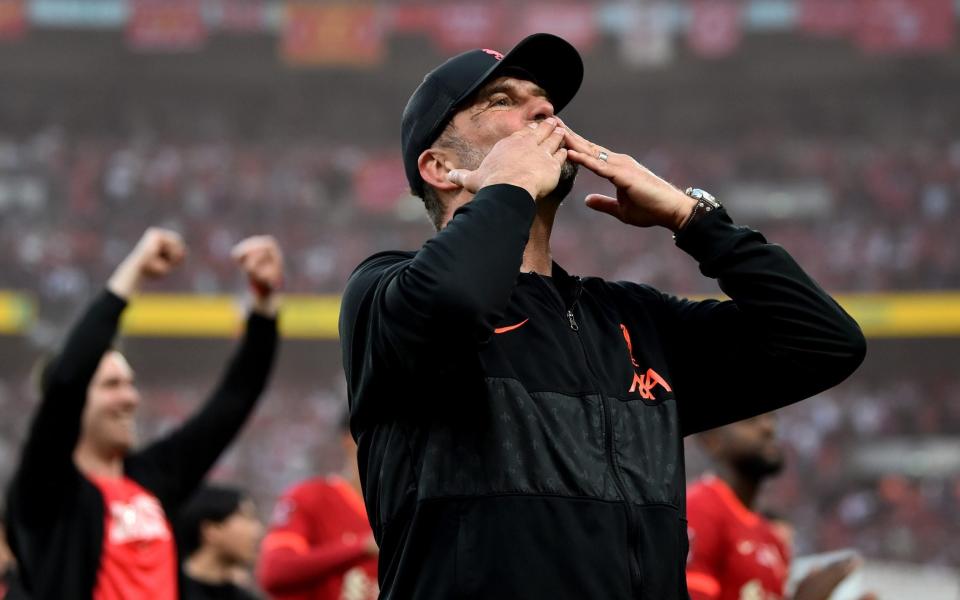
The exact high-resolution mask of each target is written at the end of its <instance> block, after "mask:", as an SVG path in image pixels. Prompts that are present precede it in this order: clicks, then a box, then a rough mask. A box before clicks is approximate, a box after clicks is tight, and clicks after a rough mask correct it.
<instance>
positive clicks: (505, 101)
mask: <svg viewBox="0 0 960 600" xmlns="http://www.w3.org/2000/svg"><path fill="white" fill-rule="evenodd" d="M509 104H510V98H507V97H506V96H501V97H499V98H494V99H493V100H491V101H490V106H508V105H509Z"/></svg>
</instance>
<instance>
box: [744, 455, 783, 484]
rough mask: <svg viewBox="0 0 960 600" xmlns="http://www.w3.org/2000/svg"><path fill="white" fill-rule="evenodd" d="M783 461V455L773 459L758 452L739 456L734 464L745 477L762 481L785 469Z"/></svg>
mask: <svg viewBox="0 0 960 600" xmlns="http://www.w3.org/2000/svg"><path fill="white" fill-rule="evenodd" d="M783 463H784V460H783V457H782V456H781V457H779V458H777V459H776V460H771V459H769V458H765V457H763V456H760V455H758V454H752V455H747V456H741V457H739V458H737V459H736V460H734V461H733V466H734V468H735V469H736V470H737V472H738V473H740V474H741V475H743V476H744V477H746V478H748V479H750V480H751V481H757V482H760V481H763V480H764V479H767V478H769V477H773V476H774V475H777V474H779V473H780V472H781V471H783Z"/></svg>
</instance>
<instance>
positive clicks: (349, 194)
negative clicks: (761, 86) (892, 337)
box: [0, 126, 960, 302]
mask: <svg viewBox="0 0 960 600" xmlns="http://www.w3.org/2000/svg"><path fill="white" fill-rule="evenodd" d="M609 145H610V146H612V147H618V148H623V150H625V151H628V152H631V153H634V155H635V156H638V158H639V159H640V160H641V161H642V162H645V163H646V164H648V165H649V166H650V167H651V168H652V169H653V170H654V171H655V172H658V173H661V174H662V175H663V176H665V177H666V178H667V179H669V180H671V181H674V182H676V183H678V184H684V183H687V182H697V183H698V185H702V186H703V187H706V188H708V189H717V190H718V191H721V192H722V191H723V190H733V191H736V190H738V189H742V187H743V186H749V185H751V184H760V185H764V186H767V187H766V188H764V189H768V190H776V189H777V187H778V186H796V185H803V184H804V183H807V182H811V181H816V182H819V183H818V184H817V185H818V186H823V187H817V188H816V189H814V193H815V194H819V196H818V198H819V197H820V196H822V197H823V198H825V201H826V202H827V207H828V209H827V210H823V211H822V213H821V214H817V212H816V211H814V212H809V211H807V212H806V213H804V214H803V215H801V216H800V218H797V217H796V216H795V214H796V213H789V214H788V216H789V218H782V219H778V218H777V215H776V214H775V213H769V212H768V213H767V214H759V215H745V216H744V217H741V218H740V219H741V220H743V221H746V222H747V223H749V224H751V225H754V226H756V227H758V228H759V229H761V230H762V231H763V232H764V233H766V234H767V235H768V237H769V238H770V239H772V240H775V241H777V242H778V243H781V244H783V245H784V246H786V247H787V248H788V249H789V250H790V251H791V252H792V253H793V254H794V255H795V256H796V257H797V258H798V260H799V261H800V263H801V264H803V265H804V266H805V268H807V269H808V270H809V271H810V272H811V273H812V274H813V275H814V276H815V277H816V278H817V279H818V280H819V281H820V282H821V283H822V284H823V285H824V286H825V287H827V288H828V289H831V290H837V291H860V290H876V289H900V290H909V289H945V288H951V287H953V288H955V287H957V286H958V285H960V279H958V278H960V251H958V247H957V245H956V244H951V243H947V242H948V241H949V240H951V239H952V237H953V236H954V235H955V233H954V231H953V228H952V227H951V226H950V223H952V222H955V220H956V218H957V217H958V216H960V202H958V199H960V185H958V183H957V182H958V181H960V140H952V139H947V140H944V141H942V142H939V141H934V140H931V139H930V138H922V139H920V138H918V139H909V138H908V139H898V140H893V141H891V142H890V143H887V144H875V143H872V142H870V141H868V140H863V139H829V138H822V137H811V138H808V139H802V138H800V139H798V138H795V137H792V136H791V137H789V138H787V137H785V136H782V135H777V134H774V133H770V132H763V131H746V132H743V133H742V134H741V135H740V136H739V137H738V138H737V139H735V140H733V141H730V140H726V141H724V142H723V143H722V144H720V143H717V144H710V143H707V144H693V143H663V142H655V143H652V144H650V145H645V144H643V143H638V142H634V143H632V144H630V143H627V142H625V143H624V145H623V146H615V142H614V141H611V142H609ZM396 154H397V153H396V151H395V149H393V148H392V147H374V148H368V147H359V146H357V147H345V146H343V145H340V144H332V143H329V142H327V143H325V142H324V141H323V140H315V139H306V138H304V139H292V140H291V139H277V140H272V141H250V140H246V139H238V138H236V137H231V136H227V135H204V134H203V133H202V131H201V132H199V133H198V134H197V135H196V136H195V137H194V138H193V139H189V138H187V139H185V138H183V137H180V136H177V137H176V138H171V139H167V138H165V137H164V136H163V135H162V134H161V133H159V132H158V131H156V130H150V129H148V130H145V131H139V132H137V133H134V134H130V135H128V136H123V137H110V136H103V135H101V136H86V135H80V134H70V133H67V132H64V131H63V130H62V129H58V128H57V127H53V126H51V127H47V128H43V129H41V130H39V131H36V132H35V133H34V134H32V135H28V136H6V135H0V175H2V176H0V212H2V214H3V219H2V224H0V249H2V250H3V252H2V253H0V256H2V258H0V261H2V264H0V268H2V269H3V271H4V273H5V282H6V285H7V286H8V287H12V288H15V289H16V288H20V289H31V288H35V289H37V291H38V292H39V293H40V296H41V298H42V299H43V300H49V301H54V302H55V301H58V300H63V301H68V302H70V301H75V300H76V299H78V298H82V297H84V296H85V295H86V294H87V293H88V292H89V291H90V290H91V286H92V285H94V283H93V282H97V281H100V280H102V279H103V277H104V276H105V274H106V273H107V272H109V269H110V268H111V265H114V264H116V261H117V260H118V258H119V257H120V256H121V255H122V252H124V251H125V249H126V248H128V247H129V245H130V244H131V243H132V242H133V241H134V240H135V239H136V236H138V235H139V233H140V232H141V231H142V230H143V229H144V227H145V226H146V225H147V224H151V223H164V224H167V225H169V226H171V227H172V228H174V229H176V230H179V231H180V232H181V233H182V234H183V235H184V236H185V238H186V239H187V240H189V242H190V244H191V247H192V248H193V249H194V255H193V256H191V259H190V261H189V264H188V266H187V268H186V269H185V271H184V273H183V274H180V275H178V276H177V277H176V278H175V280H174V281H172V282H170V283H169V286H170V287H171V288H172V289H180V290H191V291H195V292H200V293H210V292H218V291H223V290H229V289H231V288H232V286H233V285H234V283H235V281H234V278H235V273H234V272H233V270H232V269H231V268H230V265H229V261H228V260H227V252H228V250H229V247H230V243H231V240H235V239H239V238H240V237H242V236H243V235H246V234H248V233H250V231H251V227H254V225H255V226H256V227H257V228H259V229H258V230H261V229H262V230H267V231H277V232H279V231H282V232H283V242H284V245H285V249H286V252H287V255H288V256H289V260H290V263H291V264H290V268H289V271H290V278H289V281H288V282H287V289H288V290H289V291H291V292H297V293H336V292H339V291H340V290H341V289H342V286H343V285H344V283H345V281H346V278H347V276H348V275H349V271H350V269H351V268H352V267H353V266H354V265H356V264H357V263H358V262H359V261H360V260H361V259H362V258H363V257H365V256H366V255H368V254H369V253H370V252H371V251H373V250H375V249H378V248H391V247H407V248H415V247H417V246H419V244H420V243H421V242H422V240H424V239H425V238H426V237H428V236H429V233H430V230H429V226H428V224H427V222H426V219H425V217H424V216H423V212H422V208H421V205H420V203H419V201H418V200H417V199H415V198H412V197H409V196H408V195H406V193H405V184H404V180H403V174H402V170H401V169H400V165H399V160H398V158H397V156H396ZM596 184H597V181H596V180H595V179H594V178H592V177H591V176H589V174H587V175H582V176H581V178H580V183H579V184H578V188H577V190H575V192H574V194H573V196H572V197H573V198H574V199H575V200H572V201H570V202H568V204H571V205H573V206H568V207H566V208H565V211H566V212H567V214H566V215H562V216H561V219H560V220H559V223H558V227H559V228H560V230H561V232H562V235H558V236H556V238H555V239H556V244H555V248H554V252H555V256H556V257H557V259H558V260H559V261H561V262H562V263H563V264H565V265H566V266H567V268H569V269H571V270H573V271H575V272H580V273H585V274H594V275H599V276H605V277H611V278H615V279H626V280H633V281H645V282H650V283H652V284H654V285H656V286H658V287H660V288H662V289H665V290H670V291H675V292H677V293H698V292H709V291H711V288H710V287H708V286H709V285H710V282H709V281H707V280H704V279H703V278H702V277H701V276H700V275H699V274H698V273H697V272H696V270H695V268H693V264H692V263H690V261H689V259H687V257H686V256H684V255H683V254H682V253H679V252H664V251H662V249H663V248H664V245H665V244H666V243H668V238H667V237H666V236H661V235H659V233H652V234H650V235H644V234H639V235H638V234H637V233H636V232H633V231H631V230H628V229H624V228H616V227H609V226H608V225H609V224H608V223H607V222H606V221H605V218H604V217H602V216H600V215H595V214H592V213H591V212H590V211H588V210H586V209H584V208H582V207H581V206H579V202H578V200H579V198H582V197H583V195H584V194H585V193H587V192H589V191H594V190H595V189H596V188H595V187H594V186H595V185H596ZM738 186H740V187H738ZM791 189H793V188H791ZM727 200H728V204H729V205H730V206H731V210H732V211H736V210H737V204H736V200H737V199H736V198H735V197H734V198H727ZM794 208H795V209H797V208H798V209H799V210H800V211H803V210H804V207H802V206H801V207H794ZM626 238H629V239H626ZM625 247H630V248H631V249H632V251H631V252H629V253H626V252H624V251H623V248H625Z"/></svg>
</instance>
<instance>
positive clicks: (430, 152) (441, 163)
mask: <svg viewBox="0 0 960 600" xmlns="http://www.w3.org/2000/svg"><path fill="white" fill-rule="evenodd" d="M451 159H452V157H451V156H449V153H448V152H447V151H445V150H442V149H439V148H427V149H426V150H424V151H423V152H422V153H421V154H420V158H418V159H417V167H418V168H419V169H420V177H422V178H423V180H424V182H426V183H427V184H429V185H431V186H433V187H434V188H436V189H438V190H444V191H451V190H457V189H460V186H458V185H457V184H455V183H452V182H451V181H449V180H447V173H449V172H450V171H452V170H453V169H455V168H457V166H456V164H455V163H454V162H451Z"/></svg>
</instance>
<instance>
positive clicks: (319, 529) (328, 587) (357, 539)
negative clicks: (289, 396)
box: [257, 418, 380, 600]
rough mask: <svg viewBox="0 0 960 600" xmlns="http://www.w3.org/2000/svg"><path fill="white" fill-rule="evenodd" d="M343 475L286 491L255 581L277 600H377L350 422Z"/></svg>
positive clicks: (345, 429)
mask: <svg viewBox="0 0 960 600" xmlns="http://www.w3.org/2000/svg"><path fill="white" fill-rule="evenodd" d="M340 433H341V443H342V445H343V449H344V454H345V460H344V467H343V470H342V471H341V473H340V474H339V475H331V476H329V477H317V478H314V479H308V480H307V481H304V482H301V483H299V484H296V485H294V486H293V487H291V488H290V489H289V490H287V491H286V492H285V493H284V494H283V496H282V497H281V498H280V500H279V501H278V502H277V506H276V508H275V509H274V512H273V522H272V523H271V526H270V531H269V533H268V534H267V537H266V538H265V539H264V541H263V545H262V546H261V549H260V565H259V567H258V569H257V577H258V579H259V582H260V586H261V587H262V588H263V589H264V590H265V591H266V592H267V593H268V594H269V595H270V597H271V598H274V599H275V600H376V598H377V596H378V595H379V593H380V588H379V587H378V585H377V557H378V554H379V550H378V549H377V545H376V543H375V542H374V541H373V532H372V531H371V530H370V523H369V521H367V512H366V509H365V508H364V504H363V496H362V494H361V490H360V472H359V469H358V468H357V444H356V442H354V441H353V437H352V436H351V435H350V428H349V425H348V420H347V419H346V418H344V421H343V423H342V426H341V431H340Z"/></svg>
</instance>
